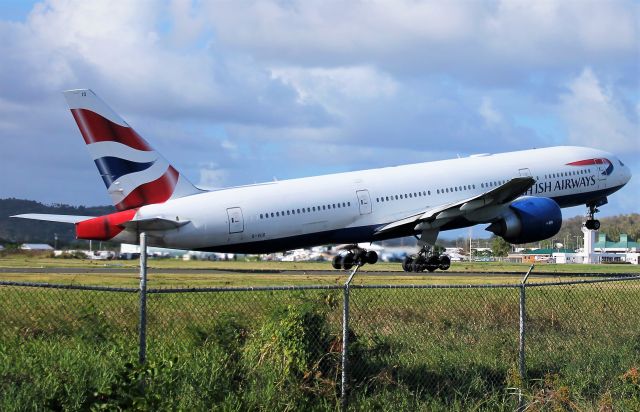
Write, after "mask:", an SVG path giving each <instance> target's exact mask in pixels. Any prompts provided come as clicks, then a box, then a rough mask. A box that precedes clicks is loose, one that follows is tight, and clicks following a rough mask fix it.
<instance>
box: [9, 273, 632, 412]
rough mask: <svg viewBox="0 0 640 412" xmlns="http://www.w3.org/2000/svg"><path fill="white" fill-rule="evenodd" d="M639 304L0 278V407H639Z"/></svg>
mask: <svg viewBox="0 0 640 412" xmlns="http://www.w3.org/2000/svg"><path fill="white" fill-rule="evenodd" d="M142 290H144V291H145V292H141V291H142ZM142 295H144V299H141V297H142ZM141 305H143V306H141ZM142 309H146V311H143V310H142ZM143 312H144V313H145V316H141V314H142V313H143ZM639 312H640V277H629V278H615V279H592V280H574V281H568V282H554V283H535V282H529V283H521V284H506V285H473V286H460V285H449V286H447V285H420V286H407V285H396V286H378V285H351V284H349V285H345V286H344V287H343V286H308V287H260V288H180V289H157V288H156V289H154V288H151V289H146V287H145V288H142V287H141V288H140V289H138V288H106V287H84V286H65V285H51V284H34V283H20V282H0V409H1V410H24V409H34V410H46V409H70V410H88V409H101V408H102V409H118V408H120V409H158V410H175V409H184V410H203V409H226V410H247V409H259V410H336V409H348V410H370V409H391V408H393V409H395V410H452V409H453V410H469V409H473V410H478V409H489V410H516V409H521V410H532V411H533V410H536V411H537V410H595V409H599V410H639V409H640V376H639V375H640V374H639V372H638V367H639V366H640V316H638V313H639ZM141 325H144V327H141ZM140 361H144V362H143V363H140ZM523 361H524V362H523Z"/></svg>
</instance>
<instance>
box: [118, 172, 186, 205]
mask: <svg viewBox="0 0 640 412" xmlns="http://www.w3.org/2000/svg"><path fill="white" fill-rule="evenodd" d="M179 177H180V173H178V171H177V170H176V169H174V168H173V166H169V168H168V169H167V171H166V172H165V173H164V174H163V175H162V176H161V177H159V178H158V179H156V180H154V181H153V182H149V183H145V184H143V185H140V186H138V187H137V188H136V189H135V190H134V191H133V192H131V193H129V195H128V196H127V197H126V198H124V200H123V201H122V202H120V203H118V204H117V205H116V209H118V210H127V209H133V208H136V207H140V206H144V205H151V204H154V203H163V202H166V201H167V200H169V198H171V195H173V189H175V187H176V184H177V183H178V178H179Z"/></svg>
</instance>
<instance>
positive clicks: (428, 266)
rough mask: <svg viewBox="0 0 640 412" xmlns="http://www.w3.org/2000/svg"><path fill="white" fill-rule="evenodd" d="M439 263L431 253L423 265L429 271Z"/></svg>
mask: <svg viewBox="0 0 640 412" xmlns="http://www.w3.org/2000/svg"><path fill="white" fill-rule="evenodd" d="M439 265H440V260H439V259H438V257H437V256H435V255H432V256H429V258H428V259H427V264H426V265H425V266H426V267H425V268H426V269H427V270H428V271H429V272H433V271H434V270H436V269H438V266H439Z"/></svg>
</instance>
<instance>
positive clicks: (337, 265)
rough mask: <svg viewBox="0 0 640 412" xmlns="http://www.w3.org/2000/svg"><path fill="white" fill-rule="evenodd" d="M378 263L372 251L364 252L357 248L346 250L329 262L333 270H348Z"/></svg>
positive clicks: (376, 255) (376, 256)
mask: <svg viewBox="0 0 640 412" xmlns="http://www.w3.org/2000/svg"><path fill="white" fill-rule="evenodd" d="M377 261H378V254H377V253H376V252H374V251H373V250H364V249H361V248H359V247H353V248H350V249H348V251H347V253H345V254H342V255H336V256H335V257H334V258H333V260H332V261H331V266H333V268H334V269H344V270H350V269H351V268H352V267H354V266H362V265H364V264H365V263H368V264H370V265H373V264H375V263H376V262H377Z"/></svg>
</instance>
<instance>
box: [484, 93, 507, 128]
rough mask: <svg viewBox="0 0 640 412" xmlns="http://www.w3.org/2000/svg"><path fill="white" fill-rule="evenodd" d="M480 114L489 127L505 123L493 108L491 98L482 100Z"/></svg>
mask: <svg viewBox="0 0 640 412" xmlns="http://www.w3.org/2000/svg"><path fill="white" fill-rule="evenodd" d="M478 113H480V116H482V118H483V119H484V121H485V123H486V125H487V126H489V127H493V126H496V125H498V124H500V123H502V122H503V119H502V115H501V114H500V112H498V111H497V110H496V109H495V108H494V107H493V101H492V100H491V98H490V97H483V98H482V103H481V104H480V107H479V108H478Z"/></svg>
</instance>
